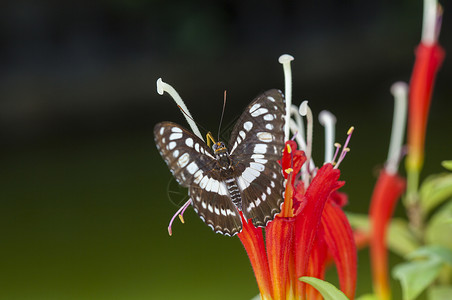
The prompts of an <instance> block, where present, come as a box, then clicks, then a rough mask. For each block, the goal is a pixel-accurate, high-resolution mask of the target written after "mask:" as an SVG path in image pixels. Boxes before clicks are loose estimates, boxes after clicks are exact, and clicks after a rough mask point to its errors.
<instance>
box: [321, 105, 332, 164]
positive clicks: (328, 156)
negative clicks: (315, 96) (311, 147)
mask: <svg viewBox="0 0 452 300" xmlns="http://www.w3.org/2000/svg"><path fill="white" fill-rule="evenodd" d="M319 122H320V124H322V126H323V127H325V162H326V163H328V162H332V161H333V152H334V138H335V137H334V135H335V131H336V130H335V127H336V117H335V116H334V115H333V114H332V113H331V112H329V111H327V110H322V111H321V112H320V114H319Z"/></svg>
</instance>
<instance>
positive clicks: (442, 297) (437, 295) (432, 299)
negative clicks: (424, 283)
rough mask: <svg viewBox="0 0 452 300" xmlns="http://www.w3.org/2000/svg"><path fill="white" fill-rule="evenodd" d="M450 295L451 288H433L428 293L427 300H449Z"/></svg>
mask: <svg viewBox="0 0 452 300" xmlns="http://www.w3.org/2000/svg"><path fill="white" fill-rule="evenodd" d="M451 295H452V286H450V285H443V286H433V287H431V288H430V289H429V291H428V299H429V300H450V298H451Z"/></svg>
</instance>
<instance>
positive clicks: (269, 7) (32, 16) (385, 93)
mask: <svg viewBox="0 0 452 300" xmlns="http://www.w3.org/2000/svg"><path fill="white" fill-rule="evenodd" d="M364 2H368V1H364ZM444 4H445V18H444V25H443V32H442V35H441V38H440V40H441V43H442V44H443V45H444V46H445V48H446V50H447V49H450V48H451V47H450V46H451V42H452V41H451V39H450V36H451V32H450V28H451V26H450V24H451V22H450V18H449V15H450V11H452V10H451V9H450V5H448V3H444ZM1 6H2V7H1V9H0V20H1V21H0V40H1V44H2V46H1V47H0V66H1V67H0V137H1V138H0V144H1V148H0V299H250V298H251V297H253V296H255V295H256V294H257V293H258V290H257V286H256V284H255V280H254V277H253V273H252V270H251V267H250V265H249V262H248V259H247V257H246V255H245V252H244V250H243V248H242V245H241V244H240V242H239V240H238V239H237V238H228V237H223V236H219V235H216V234H214V233H213V232H212V231H211V230H210V229H209V228H208V227H207V226H205V225H204V224H203V223H202V222H201V220H200V219H199V218H198V217H197V216H196V214H195V213H194V212H193V211H192V210H191V209H189V210H188V211H187V213H186V215H185V220H186V224H185V225H182V224H180V222H178V221H177V222H176V223H175V225H174V228H173V233H174V234H173V236H172V237H169V236H168V234H167V225H168V221H169V219H170V218H171V216H172V214H173V213H174V212H175V211H176V210H177V209H178V207H179V206H178V204H179V200H180V199H179V198H177V197H176V198H173V200H170V199H169V198H168V191H169V190H170V191H174V182H173V183H171V175H170V173H169V171H168V170H167V168H166V165H165V164H164V162H163V160H162V159H161V158H160V157H159V155H158V153H157V151H156V149H155V145H154V142H153V134H152V130H153V126H154V124H155V123H157V122H159V121H164V120H171V121H175V122H179V123H181V124H183V125H184V126H185V125H186V124H185V122H184V121H183V118H182V115H181V114H180V112H179V111H178V109H177V107H176V106H175V105H174V103H172V102H171V101H170V98H169V97H168V96H167V95H165V96H163V97H162V96H159V95H158V94H157V93H156V86H155V81H156V80H157V78H159V77H162V78H163V80H164V81H166V82H168V83H170V84H172V85H173V86H174V87H175V88H176V89H177V90H178V91H179V93H180V94H181V95H182V97H183V99H184V100H185V101H186V104H187V106H188V107H189V108H190V110H191V112H192V114H193V115H194V118H195V119H196V120H197V121H198V122H200V123H201V124H203V126H204V127H206V128H207V129H209V130H212V131H213V132H214V133H215V132H216V128H217V126H218V121H219V118H220V113H221V107H222V97H223V91H224V90H225V89H226V90H227V91H228V104H227V107H226V114H225V124H228V123H230V122H233V121H234V120H235V118H237V117H238V116H239V115H240V113H241V111H242V110H243V109H244V107H245V106H246V105H247V104H248V103H249V102H250V101H251V99H252V98H253V97H254V96H256V95H257V94H259V93H260V92H262V91H265V90H267V89H270V88H281V89H282V88H283V87H284V83H283V73H282V68H281V66H280V64H279V63H278V61H277V59H278V57H279V55H281V54H283V53H290V54H292V55H293V56H295V61H294V62H293V79H294V92H293V95H294V102H295V103H297V104H298V103H300V102H301V101H302V100H304V99H308V100H309V101H310V102H309V103H310V105H311V108H312V110H313V112H314V114H315V115H317V114H318V113H319V112H320V111H321V110H322V109H328V110H330V111H332V112H333V113H335V114H336V116H337V118H338V131H337V139H338V141H340V142H343V140H344V138H345V133H346V131H347V129H348V127H349V126H351V125H354V126H355V128H356V130H355V133H354V136H353V139H352V142H351V149H352V150H351V152H350V154H349V155H348V156H347V158H346V160H345V162H344V163H343V165H342V167H341V170H342V179H343V180H345V181H346V182H347V184H346V186H345V187H344V188H343V191H345V192H347V193H348V194H349V196H350V205H349V206H348V207H347V210H349V211H353V212H365V211H366V210H367V207H368V202H369V196H370V194H371V192H372V187H373V184H374V182H375V179H376V175H377V174H378V170H379V169H380V168H381V166H382V163H383V162H384V160H385V158H386V152H387V148H388V141H389V134H390V126H391V120H392V109H393V100H392V98H391V96H390V94H389V87H390V85H391V84H392V83H393V82H394V81H396V80H405V81H407V80H409V76H410V72H411V68H412V63H413V59H414V55H413V50H414V47H415V45H416V44H417V43H418V41H419V38H420V30H421V16H422V11H421V9H422V3H421V1H415V2H413V1H373V2H369V3H363V1H333V0H331V1H322V2H321V3H317V2H312V1H311V2H306V1H280V2H276V1H275V2H272V1H260V2H258V1H246V2H245V1H217V2H213V3H210V4H206V3H201V2H196V1H190V2H188V1H173V2H170V1H168V2H165V1H139V0H136V1H120V0H117V1H104V2H92V3H91V4H84V3H75V2H74V3H72V2H64V3H63V2H61V3H60V2H58V1H41V2H38V3H35V2H34V1H23V0H21V1H10V2H4V3H2V4H1ZM451 72H452V68H451V65H450V63H449V59H448V57H447V58H446V61H445V64H444V65H443V68H442V70H441V71H440V73H439V78H438V82H437V89H436V91H435V95H434V101H433V104H432V111H431V118H430V122H429V128H428V137H427V145H426V146H427V158H426V168H425V172H424V174H428V173H429V172H438V171H440V170H441V168H440V166H439V163H440V161H442V160H444V159H451V158H452V154H451V149H452V141H451V138H450V132H451V129H452V126H451V123H452V122H451V121H450V111H451V101H450V100H451V96H452V95H451V89H450V78H451ZM225 127H226V126H225ZM314 130H315V133H314V134H315V135H314V143H315V146H314V154H313V155H314V159H315V161H316V162H317V164H321V163H322V159H323V150H322V149H323V130H322V128H321V126H320V125H319V124H318V122H316V124H315V128H314ZM224 138H227V136H224ZM178 199H179V200H178ZM397 213H398V214H399V215H403V211H402V209H401V208H400V207H399V208H398V212H397ZM392 259H393V261H397V260H399V258H397V257H392ZM359 272H360V273H359V279H358V292H357V293H358V295H359V294H362V293H364V292H369V291H370V287H371V283H370V279H369V270H368V257H367V252H366V251H363V252H362V253H361V254H360V256H359ZM329 276H330V277H329V278H330V279H331V280H333V282H336V280H335V279H334V272H331V273H330V274H329ZM394 286H396V289H397V290H398V289H399V288H398V284H396V283H394Z"/></svg>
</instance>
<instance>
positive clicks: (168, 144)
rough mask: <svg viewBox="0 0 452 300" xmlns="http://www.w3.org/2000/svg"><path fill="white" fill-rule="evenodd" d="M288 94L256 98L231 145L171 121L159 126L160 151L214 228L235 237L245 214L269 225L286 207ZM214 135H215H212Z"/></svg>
mask: <svg viewBox="0 0 452 300" xmlns="http://www.w3.org/2000/svg"><path fill="white" fill-rule="evenodd" d="M284 103H285V100H284V96H283V94H282V93H281V91H278V90H269V91H267V92H265V93H263V94H262V95H260V96H258V97H256V98H255V99H254V100H253V101H252V102H251V103H250V104H249V105H248V107H247V108H246V109H245V111H244V112H243V113H242V115H241V116H240V118H239V119H238V121H237V123H236V124H235V126H234V128H233V130H232V133H231V137H230V141H229V145H228V146H226V145H225V143H223V142H221V141H217V142H214V143H213V145H212V147H211V148H210V147H209V146H208V145H207V144H206V143H205V142H204V141H203V140H201V139H200V138H199V137H197V136H196V135H194V134H193V133H191V132H190V131H188V130H186V129H184V128H183V127H182V126H180V125H178V124H175V123H172V122H161V123H158V124H156V126H155V128H154V138H155V143H156V145H157V149H158V150H159V152H160V155H161V156H162V157H163V159H164V160H165V162H166V164H167V165H168V167H169V169H170V171H171V173H172V174H173V176H174V177H175V178H176V181H177V182H178V183H179V184H180V185H182V186H184V187H187V188H188V192H189V196H190V198H191V200H192V205H193V208H194V210H195V211H196V213H197V214H198V215H199V217H200V218H201V219H202V220H203V221H204V222H205V223H206V224H207V225H208V226H209V227H211V228H212V229H213V230H214V231H215V232H217V233H221V234H224V235H228V236H233V235H235V234H237V233H239V232H241V230H242V218H241V217H240V213H239V212H240V211H241V212H242V213H243V215H244V217H245V218H246V219H247V220H249V219H251V220H252V222H253V224H254V226H256V227H258V226H259V227H265V226H266V225H267V224H268V222H270V221H272V220H273V219H274V217H275V216H276V214H278V213H279V212H280V211H281V204H282V203H283V196H282V194H283V191H284V177H283V175H282V169H281V166H280V165H279V163H278V160H280V159H281V157H282V151H283V149H284V119H285V107H284ZM212 140H213V139H212Z"/></svg>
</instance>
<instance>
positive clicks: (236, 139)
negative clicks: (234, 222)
mask: <svg viewBox="0 0 452 300" xmlns="http://www.w3.org/2000/svg"><path fill="white" fill-rule="evenodd" d="M284 114H285V107H284V96H283V95H282V93H281V92H280V91H278V90H270V91H267V92H265V93H264V94H262V95H260V96H259V97H257V98H256V99H255V100H253V102H251V104H250V105H249V106H248V107H247V109H246V110H245V112H244V113H243V114H242V115H241V117H240V118H239V120H238V121H237V123H236V125H235V127H234V129H233V131H232V134H231V139H230V144H229V147H230V148H229V149H230V156H231V159H232V160H233V161H234V162H235V163H236V166H235V174H234V175H235V177H236V181H237V185H238V186H239V188H240V190H241V196H242V208H243V214H244V215H245V217H246V218H247V219H252V220H253V224H254V225H255V226H265V225H266V224H267V223H268V222H269V221H271V220H273V218H274V216H275V215H276V214H277V213H279V212H280V210H281V209H280V206H281V204H282V202H283V197H282V194H283V191H284V177H283V176H282V174H281V172H282V171H281V166H280V165H279V163H278V160H279V159H281V156H282V150H283V149H284V134H283V132H284Z"/></svg>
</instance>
